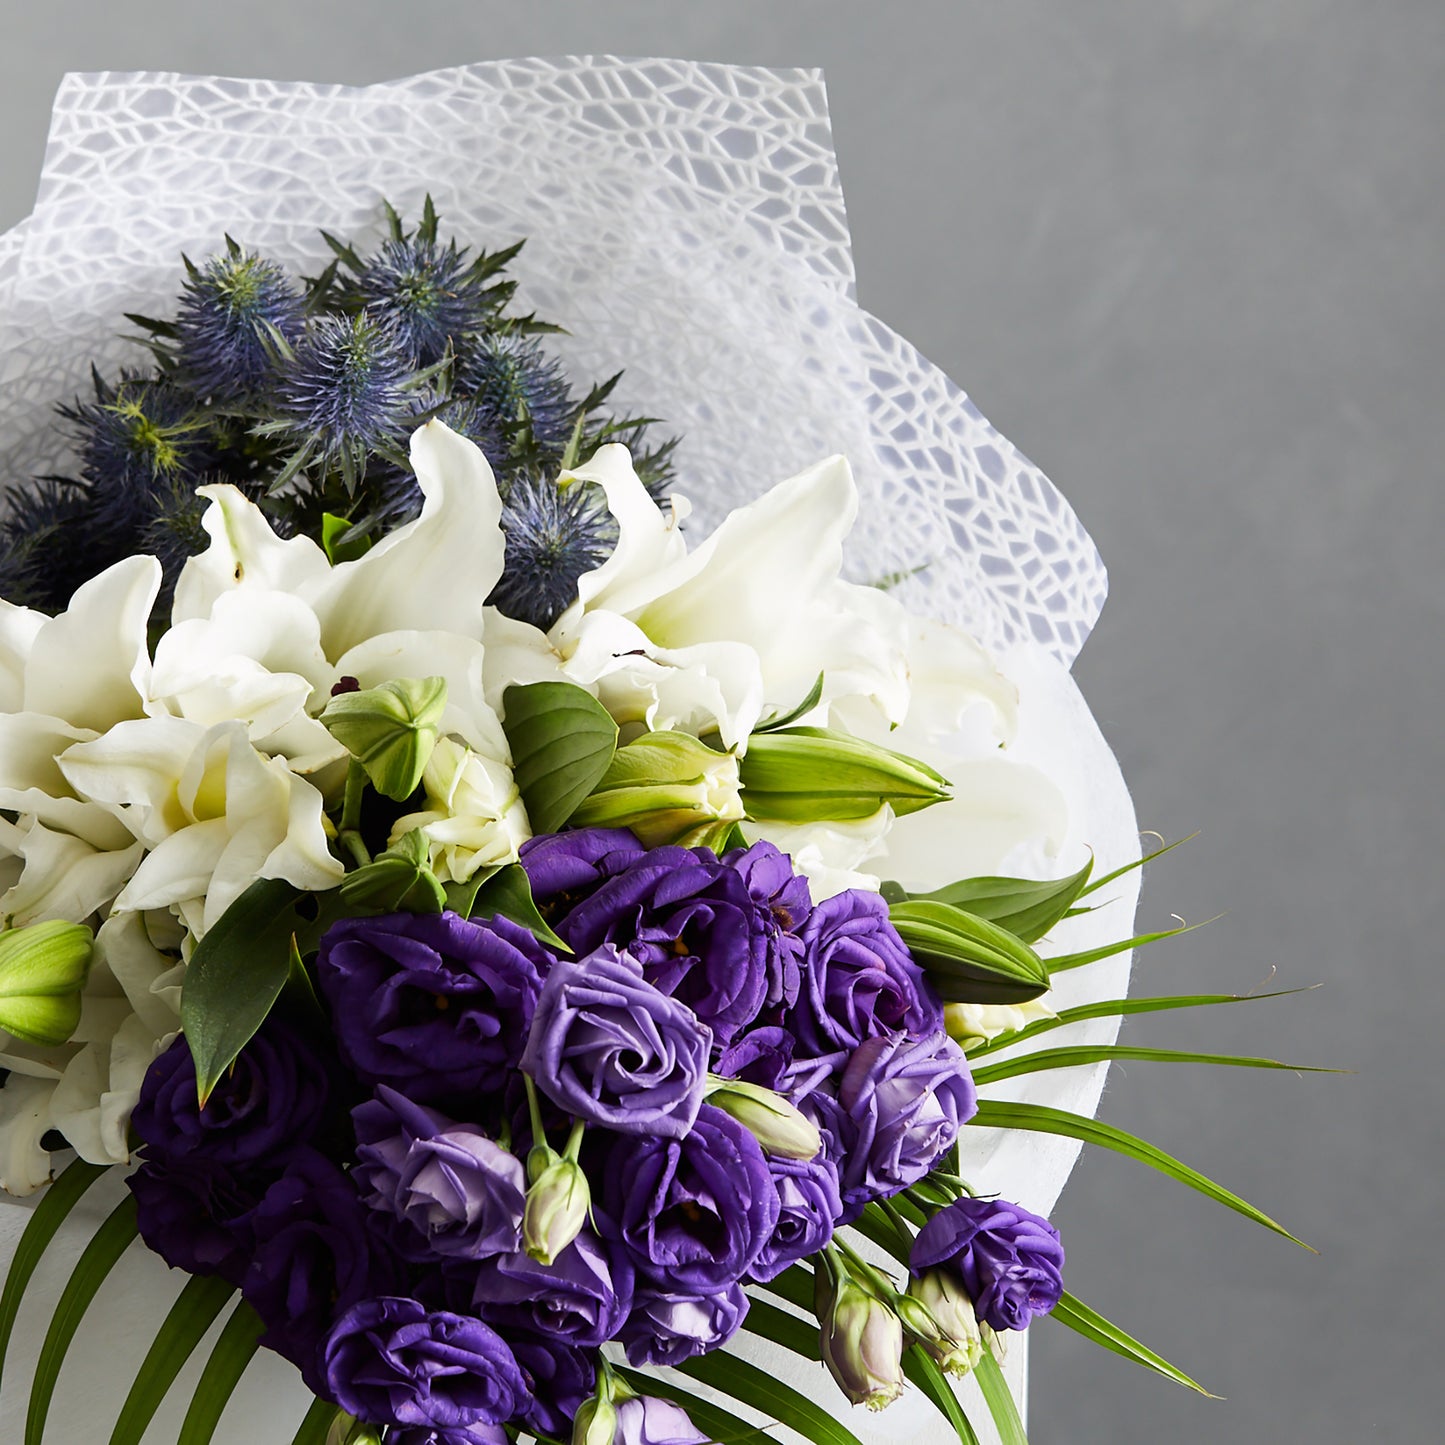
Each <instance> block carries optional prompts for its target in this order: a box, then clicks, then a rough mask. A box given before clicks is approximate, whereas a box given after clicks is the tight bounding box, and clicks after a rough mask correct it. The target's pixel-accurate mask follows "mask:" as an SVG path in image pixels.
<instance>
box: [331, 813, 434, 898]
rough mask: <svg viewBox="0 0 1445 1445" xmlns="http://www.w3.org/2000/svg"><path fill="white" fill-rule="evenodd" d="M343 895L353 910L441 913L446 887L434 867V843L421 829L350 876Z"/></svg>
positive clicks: (393, 845)
mask: <svg viewBox="0 0 1445 1445" xmlns="http://www.w3.org/2000/svg"><path fill="white" fill-rule="evenodd" d="M341 897H342V899H343V900H344V901H345V903H346V905H347V907H348V908H349V909H355V910H360V911H362V912H370V911H373V910H374V911H375V912H377V913H441V912H442V911H443V910H444V909H445V908H446V906H447V894H446V889H445V888H443V887H442V885H441V883H440V882H439V881H438V880H437V876H436V874H435V873H433V872H432V870H431V846H430V845H429V844H428V842H427V840H426V835H425V834H424V833H423V832H422V831H421V829H420V828H413V829H412V831H411V832H410V833H407V834H406V835H405V836H403V837H401V838H398V839H397V841H396V842H395V843H393V844H392V845H391V847H390V848H388V849H387V850H386V852H385V853H382V854H380V855H378V856H377V857H375V858H373V859H372V860H371V862H370V863H366V864H363V865H362V867H360V868H357V869H355V870H354V871H353V872H351V873H348V874H347V875H346V879H345V881H344V882H343V883H342V885H341Z"/></svg>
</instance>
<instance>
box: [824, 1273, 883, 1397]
mask: <svg viewBox="0 0 1445 1445" xmlns="http://www.w3.org/2000/svg"><path fill="white" fill-rule="evenodd" d="M822 1346H823V1363H824V1364H826V1365H827V1367H828V1372H829V1374H831V1375H832V1376H833V1378H834V1379H835V1380H836V1381H837V1382H838V1388H839V1389H840V1390H842V1392H843V1393H844V1394H845V1395H846V1396H847V1397H848V1400H849V1402H850V1403H851V1404H854V1405H866V1406H867V1407H868V1408H869V1409H870V1410H881V1409H883V1407H884V1406H885V1405H891V1404H892V1403H893V1402H894V1400H896V1399H897V1398H898V1396H899V1394H900V1393H901V1392H902V1390H903V1325H902V1323H901V1322H900V1321H899V1318H898V1316H897V1315H896V1314H894V1312H893V1311H892V1310H891V1309H889V1308H888V1306H887V1305H885V1304H883V1303H882V1301H880V1300H878V1299H875V1298H874V1297H873V1296H872V1295H871V1294H869V1293H868V1291H867V1290H865V1289H864V1288H863V1287H862V1286H861V1285H859V1284H856V1283H855V1282H854V1281H853V1280H851V1279H848V1278H844V1279H842V1280H840V1281H839V1283H838V1288H837V1292H836V1294H835V1295H834V1296H833V1307H832V1309H831V1310H830V1311H829V1313H828V1316H827V1318H826V1319H825V1320H824V1321H823V1337H822Z"/></svg>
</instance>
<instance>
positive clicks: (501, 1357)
mask: <svg viewBox="0 0 1445 1445" xmlns="http://www.w3.org/2000/svg"><path fill="white" fill-rule="evenodd" d="M321 1363H322V1375H323V1380H324V1384H325V1387H326V1397H327V1398H328V1399H333V1400H335V1401H336V1402H337V1404H339V1405H340V1406H341V1407H342V1408H343V1409H344V1410H348V1411H350V1413H351V1414H353V1415H355V1416H356V1417H357V1418H358V1419H361V1420H370V1421H374V1422H376V1423H378V1424H388V1425H403V1426H416V1427H420V1428H422V1429H433V1430H438V1431H458V1430H460V1431H465V1430H466V1429H468V1428H469V1427H471V1426H475V1425H478V1424H482V1425H499V1424H501V1423H503V1422H504V1421H506V1420H510V1419H511V1418H512V1416H513V1415H515V1414H517V1413H518V1411H519V1410H521V1409H522V1408H524V1407H525V1405H526V1403H527V1386H526V1383H525V1381H524V1380H523V1379H522V1372H521V1370H520V1369H518V1367H517V1362H516V1360H515V1359H514V1358H513V1356H512V1352H511V1350H509V1349H508V1348H507V1345H506V1342H505V1341H504V1340H503V1339H502V1338H501V1336H500V1335H498V1334H497V1333H496V1331H495V1330H493V1329H492V1328H491V1327H490V1326H488V1325H485V1324H483V1323H482V1321H481V1320H479V1319H473V1318H470V1317H468V1316H466V1315H455V1314H451V1313H450V1312H448V1311H443V1310H438V1311H431V1312H429V1311H428V1310H427V1309H426V1307H425V1306H424V1305H422V1304H420V1303H419V1302H418V1301H416V1300H414V1299H408V1298H406V1297H404V1296H400V1295H381V1296H379V1297H377V1298H374V1299H367V1300H363V1301H362V1302H361V1303H360V1304H356V1305H353V1306H352V1307H351V1308H350V1309H347V1310H343V1311H342V1312H341V1314H340V1315H339V1316H338V1318H337V1320H336V1323H335V1325H334V1326H333V1327H332V1330H331V1333H330V1334H329V1335H328V1336H327V1338H326V1341H325V1344H324V1346H323V1348H322V1362H321ZM443 1438H446V1437H445V1436H443ZM462 1438H463V1439H465V1438H466V1436H465V1435H463V1436H462Z"/></svg>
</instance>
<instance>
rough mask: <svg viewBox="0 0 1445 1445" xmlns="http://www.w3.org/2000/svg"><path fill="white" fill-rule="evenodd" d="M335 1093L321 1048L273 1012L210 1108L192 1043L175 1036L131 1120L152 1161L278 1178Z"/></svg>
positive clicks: (152, 1070) (144, 1087) (324, 1116)
mask: <svg viewBox="0 0 1445 1445" xmlns="http://www.w3.org/2000/svg"><path fill="white" fill-rule="evenodd" d="M334 1091H335V1084H334V1073H333V1070H332V1068H331V1067H330V1064H329V1061H328V1060H326V1059H325V1058H324V1057H323V1056H322V1054H321V1053H320V1052H319V1051H318V1050H317V1048H316V1045H315V1043H314V1042H312V1041H311V1040H310V1039H309V1038H307V1036H306V1035H305V1034H303V1033H302V1032H301V1031H300V1030H299V1029H298V1028H296V1027H295V1026H294V1025H292V1024H291V1023H289V1022H288V1021H287V1020H285V1019H284V1018H282V1017H280V1016H279V1015H277V1014H272V1015H271V1017H270V1018H268V1019H267V1020H266V1022H265V1023H264V1024H262V1025H261V1028H260V1029H259V1031H258V1032H257V1033H256V1035H255V1037H254V1038H253V1039H252V1040H251V1041H250V1043H248V1044H247V1045H246V1047H245V1048H244V1049H242V1050H241V1053H240V1055H239V1057H238V1058H237V1059H236V1062H235V1064H234V1065H233V1066H232V1067H231V1068H230V1069H228V1070H227V1071H226V1072H225V1073H224V1074H223V1075H222V1076H221V1078H220V1079H219V1080H218V1081H217V1083H216V1087H215V1088H214V1089H213V1090H212V1091H211V1096H210V1098H208V1099H207V1100H206V1107H205V1108H204V1109H202V1108H201V1107H200V1104H199V1102H198V1099H197V1095H196V1066H195V1062H194V1060H193V1059H192V1057H191V1049H190V1045H189V1044H188V1043H187V1042H186V1040H185V1039H184V1038H177V1039H176V1041H175V1042H174V1043H173V1044H172V1045H171V1046H170V1048H168V1049H167V1050H166V1051H165V1052H164V1053H163V1054H161V1055H159V1056H158V1057H157V1058H156V1059H155V1061H154V1062H153V1063H152V1064H151V1066H150V1068H149V1069H147V1070H146V1076H145V1080H144V1081H143V1082H142V1084H141V1090H140V1102H139V1103H137V1105H136V1107H135V1112H134V1113H133V1114H132V1116H131V1122H132V1123H133V1124H134V1126H135V1131H136V1133H137V1134H138V1135H139V1136H140V1138H141V1140H142V1141H143V1142H144V1144H145V1146H146V1148H145V1157H146V1158H147V1159H148V1160H150V1161H152V1162H155V1163H159V1164H163V1165H172V1164H179V1165H184V1166H186V1167H187V1168H199V1167H202V1166H204V1165H219V1166H221V1167H223V1168H226V1169H228V1170H232V1171H235V1172H244V1171H248V1170H269V1171H272V1177H273V1178H274V1177H275V1174H279V1173H280V1171H281V1170H282V1169H283V1168H284V1167H285V1164H286V1160H287V1158H288V1157H289V1156H290V1155H291V1154H292V1153H293V1152H294V1151H295V1150H296V1149H297V1148H299V1147H300V1146H301V1145H303V1144H306V1143H308V1142H309V1141H310V1140H311V1139H312V1138H313V1137H314V1136H315V1135H316V1134H317V1133H318V1131H319V1130H320V1129H321V1127H322V1126H323V1124H325V1122H326V1119H327V1115H328V1110H329V1107H330V1105H331V1102H332V1098H333V1094H334ZM267 1182H269V1181H267ZM262 1192H264V1185H263V1186H262Z"/></svg>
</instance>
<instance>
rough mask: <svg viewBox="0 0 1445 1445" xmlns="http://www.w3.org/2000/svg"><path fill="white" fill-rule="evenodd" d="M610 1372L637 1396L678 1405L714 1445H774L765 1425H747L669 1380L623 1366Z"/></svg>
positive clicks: (744, 1421)
mask: <svg viewBox="0 0 1445 1445" xmlns="http://www.w3.org/2000/svg"><path fill="white" fill-rule="evenodd" d="M613 1369H614V1372H615V1373H616V1374H618V1375H620V1376H621V1377H622V1379H624V1380H626V1381H627V1383H628V1384H629V1385H631V1386H632V1388H633V1389H634V1390H636V1391H637V1393H638V1394H639V1395H656V1396H657V1397H658V1398H659V1399H661V1400H671V1401H672V1403H673V1404H674V1405H681V1406H682V1408H683V1409H684V1410H686V1411H687V1416H688V1419H690V1420H691V1421H692V1423H693V1424H694V1425H696V1426H697V1428H698V1429H699V1430H701V1431H702V1432H703V1433H704V1434H705V1435H706V1436H707V1438H708V1439H709V1440H711V1441H713V1442H715V1445H774V1441H773V1437H772V1436H771V1435H769V1434H768V1427H767V1426H765V1425H749V1424H748V1422H747V1421H746V1420H740V1419H738V1417H737V1416H736V1415H733V1414H731V1413H729V1412H728V1411H727V1410H724V1409H723V1408H722V1406H721V1405H714V1404H713V1403H712V1401H711V1400H704V1399H703V1398H702V1397H701V1396H700V1395H694V1394H693V1393H692V1391H691V1390H684V1389H683V1388H682V1386H681V1385H676V1384H674V1383H673V1382H672V1381H671V1380H659V1379H655V1378H654V1377H653V1376H652V1375H646V1374H643V1372H642V1371H641V1370H629V1369H627V1368H626V1367H625V1366H620V1367H619V1366H614V1367H613ZM748 1403H749V1404H751V1403H752V1402H751V1401H749V1402H748Z"/></svg>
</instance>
